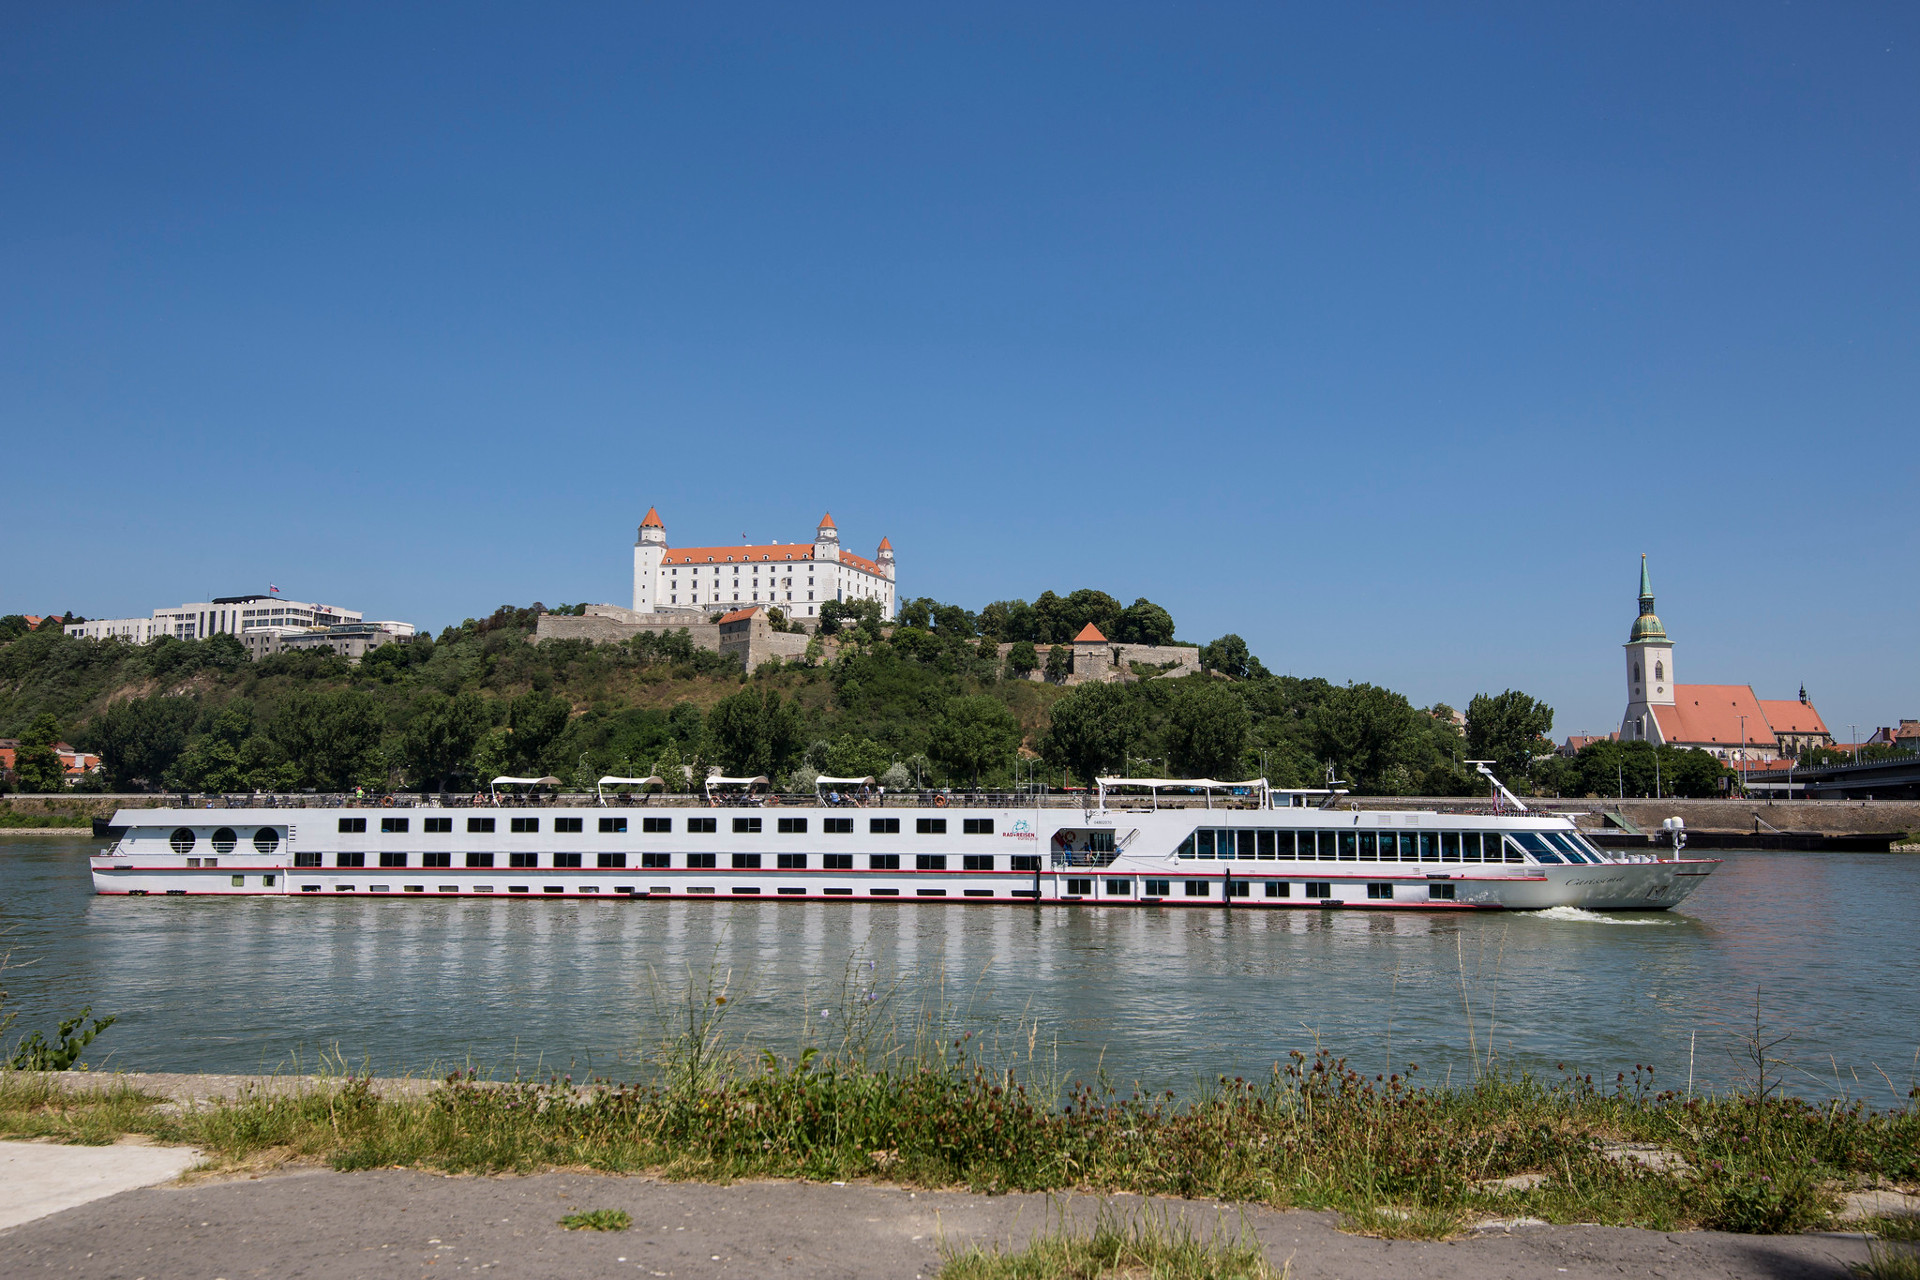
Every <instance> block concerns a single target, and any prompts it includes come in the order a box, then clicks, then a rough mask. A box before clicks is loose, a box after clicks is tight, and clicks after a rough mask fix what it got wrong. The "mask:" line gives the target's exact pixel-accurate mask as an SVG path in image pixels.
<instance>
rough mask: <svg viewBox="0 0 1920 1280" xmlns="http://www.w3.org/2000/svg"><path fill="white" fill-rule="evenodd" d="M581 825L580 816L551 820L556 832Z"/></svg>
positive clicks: (574, 830) (577, 830) (573, 831)
mask: <svg viewBox="0 0 1920 1280" xmlns="http://www.w3.org/2000/svg"><path fill="white" fill-rule="evenodd" d="M400 821H402V822H405V821H406V819H405V818H402V819H400ZM583 826H584V821H583V820H582V819H580V818H555V819H554V820H553V829H554V831H555V832H556V833H558V834H563V835H564V834H572V835H579V834H580V831H581V829H582V827H583Z"/></svg>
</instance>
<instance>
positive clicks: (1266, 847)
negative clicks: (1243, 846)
mask: <svg viewBox="0 0 1920 1280" xmlns="http://www.w3.org/2000/svg"><path fill="white" fill-rule="evenodd" d="M1255 847H1256V848H1257V849H1258V851H1259V856H1260V857H1262V858H1271V857H1273V856H1274V855H1273V832H1271V831H1262V832H1260V833H1259V839H1258V841H1257V843H1256V846H1255ZM1289 852H1291V850H1289Z"/></svg>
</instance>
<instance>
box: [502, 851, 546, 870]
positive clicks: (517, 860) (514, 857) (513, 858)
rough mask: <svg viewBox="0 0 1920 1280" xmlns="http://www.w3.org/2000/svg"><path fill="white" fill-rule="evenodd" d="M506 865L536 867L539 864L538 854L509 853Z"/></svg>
mask: <svg viewBox="0 0 1920 1280" xmlns="http://www.w3.org/2000/svg"><path fill="white" fill-rule="evenodd" d="M507 865H508V866H509V867H537V866H539V865H540V855H539V854H537V853H510V854H508V855H507Z"/></svg>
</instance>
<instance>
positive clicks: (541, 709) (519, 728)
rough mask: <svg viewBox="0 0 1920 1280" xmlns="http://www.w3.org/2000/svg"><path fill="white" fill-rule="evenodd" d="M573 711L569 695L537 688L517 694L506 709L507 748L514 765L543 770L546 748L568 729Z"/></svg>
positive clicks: (528, 769)
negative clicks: (555, 693)
mask: <svg viewBox="0 0 1920 1280" xmlns="http://www.w3.org/2000/svg"><path fill="white" fill-rule="evenodd" d="M572 714H573V708H572V707H571V706H569V705H568V703H567V701H566V699H564V698H556V697H554V696H553V695H552V694H548V693H542V692H540V691H539V690H538V689H534V690H531V691H529V692H527V693H523V694H521V695H520V696H519V697H517V698H515V699H514V700H513V702H512V704H511V705H510V706H509V707H508V709H507V743H508V748H507V749H508V752H509V755H510V758H511V760H512V763H513V767H514V768H516V769H523V770H525V771H527V772H529V773H539V772H541V771H542V770H544V768H545V767H546V762H547V749H548V748H549V747H551V746H552V745H553V744H554V741H555V740H556V739H558V738H559V736H560V734H561V732H562V731H563V730H565V729H566V727H567V719H568V717H569V716H571V715H572Z"/></svg>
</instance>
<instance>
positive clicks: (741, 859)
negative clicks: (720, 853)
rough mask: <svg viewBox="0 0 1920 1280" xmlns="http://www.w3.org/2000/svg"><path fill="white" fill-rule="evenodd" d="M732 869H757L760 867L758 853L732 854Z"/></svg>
mask: <svg viewBox="0 0 1920 1280" xmlns="http://www.w3.org/2000/svg"><path fill="white" fill-rule="evenodd" d="M733 869H734V870H735V871H758V870H759V869H760V855H759V854H757V853H736V854H734V855H733Z"/></svg>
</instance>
